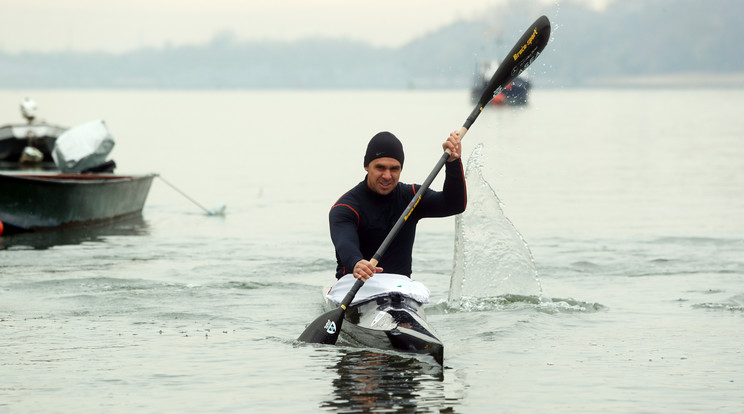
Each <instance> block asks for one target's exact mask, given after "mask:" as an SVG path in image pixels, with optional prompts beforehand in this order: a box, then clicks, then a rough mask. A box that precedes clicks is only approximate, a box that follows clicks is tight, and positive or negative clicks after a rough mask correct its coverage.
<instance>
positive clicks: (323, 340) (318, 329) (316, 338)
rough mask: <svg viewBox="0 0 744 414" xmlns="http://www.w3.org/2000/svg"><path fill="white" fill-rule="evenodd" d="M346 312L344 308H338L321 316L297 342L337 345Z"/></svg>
mask: <svg viewBox="0 0 744 414" xmlns="http://www.w3.org/2000/svg"><path fill="white" fill-rule="evenodd" d="M344 312H345V311H344V309H343V308H341V307H338V308H336V309H333V310H330V311H328V312H326V313H324V314H322V315H320V316H319V317H318V319H316V320H314V321H312V322H311V323H310V325H308V326H307V328H305V331H304V332H303V333H302V334H301V335H300V337H299V338H297V340H298V341H300V342H307V343H310V344H326V345H334V344H336V341H338V335H339V334H340V333H341V324H342V323H343V322H344Z"/></svg>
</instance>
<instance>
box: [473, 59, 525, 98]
mask: <svg viewBox="0 0 744 414" xmlns="http://www.w3.org/2000/svg"><path fill="white" fill-rule="evenodd" d="M498 67H499V62H497V61H484V62H479V63H478V64H477V65H476V68H475V76H474V80H473V88H472V89H471V99H472V101H473V103H477V102H478V100H479V99H480V97H481V94H482V93H483V90H484V89H485V88H486V86H487V85H488V82H489V81H490V80H491V77H492V76H493V74H494V73H495V72H496V69H498ZM531 88H532V84H531V83H530V81H529V80H528V78H527V76H526V75H525V74H524V73H522V74H521V75H519V76H518V77H517V78H516V79H514V81H513V82H512V83H510V84H509V85H507V87H506V88H504V90H503V91H502V92H501V93H500V94H498V95H496V96H494V97H493V99H492V100H491V104H492V105H514V106H519V105H526V104H527V98H528V97H529V92H530V89H531Z"/></svg>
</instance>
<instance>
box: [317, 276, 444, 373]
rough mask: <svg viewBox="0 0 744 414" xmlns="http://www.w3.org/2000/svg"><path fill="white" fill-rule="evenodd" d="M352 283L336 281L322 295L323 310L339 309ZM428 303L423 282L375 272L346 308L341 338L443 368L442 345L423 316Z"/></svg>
mask: <svg viewBox="0 0 744 414" xmlns="http://www.w3.org/2000/svg"><path fill="white" fill-rule="evenodd" d="M354 282H355V279H354V277H353V276H351V275H347V276H344V277H343V278H341V279H339V280H338V281H337V282H336V284H334V285H333V287H331V289H330V290H329V291H328V294H327V295H325V296H324V305H325V307H326V309H327V310H331V309H334V308H336V307H338V306H339V304H340V303H341V301H342V299H343V297H344V296H345V295H346V293H347V292H348V291H349V289H350V288H351V286H352V285H353V284H354ZM428 301H429V290H428V289H427V288H426V287H425V286H424V285H423V284H422V283H420V282H417V281H413V280H411V279H410V278H408V277H406V276H402V275H394V274H387V273H378V274H376V275H375V276H374V277H372V278H370V279H369V280H367V281H366V282H365V283H364V285H363V286H362V288H361V289H359V292H358V293H357V295H356V296H355V298H354V300H353V301H352V302H351V304H350V306H349V307H348V308H347V310H346V312H345V314H344V322H343V324H341V335H343V336H344V338H346V339H347V340H348V341H349V342H350V343H352V344H354V345H360V346H365V347H371V348H378V349H388V350H394V351H400V352H412V353H417V354H425V355H430V356H432V357H433V358H434V360H435V361H436V362H437V363H438V364H440V365H442V364H443V362H444V345H443V344H442V341H441V340H440V339H439V338H438V336H437V333H436V331H435V330H434V328H433V327H432V326H431V325H430V324H429V322H428V321H427V319H426V314H425V313H424V304H425V303H427V302H428Z"/></svg>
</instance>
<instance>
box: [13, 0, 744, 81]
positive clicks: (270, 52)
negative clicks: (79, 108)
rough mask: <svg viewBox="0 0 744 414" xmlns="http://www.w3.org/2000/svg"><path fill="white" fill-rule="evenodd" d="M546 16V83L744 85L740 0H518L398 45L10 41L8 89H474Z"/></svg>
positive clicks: (542, 63)
mask: <svg viewBox="0 0 744 414" xmlns="http://www.w3.org/2000/svg"><path fill="white" fill-rule="evenodd" d="M540 14H546V15H547V16H548V17H549V18H550V19H551V22H552V39H551V43H550V44H549V45H548V47H547V48H546V50H545V52H544V53H543V55H542V56H541V57H540V58H539V59H538V61H537V62H536V63H535V64H534V66H533V67H532V68H531V73H530V75H531V76H532V77H533V79H534V80H535V81H536V82H537V83H538V84H542V85H544V86H574V85H580V86H594V85H628V84H665V82H672V83H679V84H688V83H695V84H700V83H702V84H716V85H729V84H735V85H737V86H742V85H744V42H742V41H741V39H744V26H743V25H742V24H741V22H740V19H741V16H744V2H741V1H739V0H710V1H699V0H622V1H617V2H615V3H613V4H612V5H611V6H610V7H609V8H608V9H607V10H604V11H602V12H596V11H592V10H589V9H587V8H584V7H581V6H577V5H573V4H571V3H567V4H562V5H560V6H558V7H556V6H553V7H549V8H541V7H539V6H537V5H536V4H535V3H532V2H525V1H518V0H513V1H511V2H510V4H509V5H508V6H504V7H498V8H494V9H493V10H491V11H489V12H488V13H485V14H484V15H483V16H482V18H481V19H479V20H475V21H460V22H457V23H454V24H452V25H449V26H447V27H443V28H441V29H439V30H437V31H434V32H431V33H428V34H426V35H424V36H422V37H420V38H418V39H415V40H413V41H412V42H410V43H409V44H407V45H404V46H402V47H400V48H395V49H393V48H375V47H372V46H370V45H367V44H364V43H360V42H353V41H348V40H344V39H304V40H301V41H297V42H292V43H287V42H239V41H237V40H236V39H235V38H234V37H233V36H231V35H230V34H223V35H220V36H217V37H215V38H214V39H213V40H212V41H210V42H209V43H208V44H203V45H192V46H182V47H166V48H161V49H142V50H138V51H135V52H131V53H126V54H118V55H117V54H106V53H55V54H42V53H21V54H8V53H4V52H2V51H0V88H86V87H97V88H100V87H111V88H126V87H138V88H304V89H310V88H467V87H469V86H470V84H471V78H472V73H473V69H474V67H475V63H476V62H477V61H479V60H485V59H494V58H497V59H500V58H503V57H504V55H505V54H506V53H507V52H508V51H509V49H510V48H511V47H512V46H513V45H514V42H515V41H516V40H517V39H518V38H519V36H520V35H521V34H522V32H523V31H524V30H525V29H526V28H527V26H528V25H529V24H530V23H532V21H533V20H534V19H535V18H537V17H538V16H539V15H540ZM701 73H704V75H701Z"/></svg>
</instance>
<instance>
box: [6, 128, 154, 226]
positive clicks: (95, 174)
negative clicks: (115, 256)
mask: <svg viewBox="0 0 744 414" xmlns="http://www.w3.org/2000/svg"><path fill="white" fill-rule="evenodd" d="M113 146H114V141H113V137H112V136H111V134H110V133H109V131H108V128H107V127H106V124H105V122H104V121H102V120H97V121H92V122H88V123H85V124H82V125H79V126H77V127H75V128H71V129H70V130H68V131H66V132H65V133H64V134H62V135H61V136H60V137H59V138H58V139H57V140H56V143H55V147H54V150H53V151H52V158H53V159H54V163H55V164H56V167H57V168H56V169H53V170H52V169H47V168H44V167H39V168H36V169H28V168H26V169H22V168H16V169H8V170H4V171H0V234H2V233H3V232H5V233H17V232H23V231H36V230H44V229H51V228H56V227H65V226H76V225H77V226H79V225H84V224H87V223H93V222H101V221H107V220H115V219H119V218H123V217H127V216H132V215H135V214H140V213H141V211H142V208H143V206H144V204H145V200H146V199H147V195H148V193H149V191H150V186H151V185H152V180H153V178H154V177H155V176H156V175H155V174H144V175H122V174H114V173H113V170H114V168H115V167H116V163H115V162H114V161H113V160H107V159H106V158H107V157H108V154H109V152H110V151H111V149H112V148H113ZM5 164H6V163H4V164H3V167H4V168H8V167H7V165H5Z"/></svg>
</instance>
